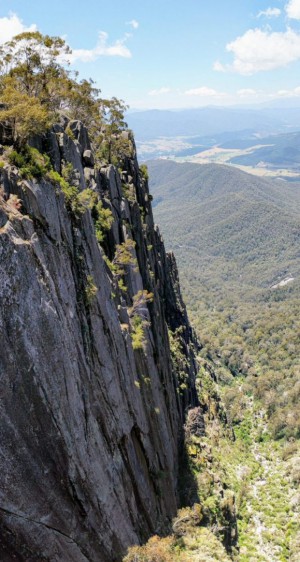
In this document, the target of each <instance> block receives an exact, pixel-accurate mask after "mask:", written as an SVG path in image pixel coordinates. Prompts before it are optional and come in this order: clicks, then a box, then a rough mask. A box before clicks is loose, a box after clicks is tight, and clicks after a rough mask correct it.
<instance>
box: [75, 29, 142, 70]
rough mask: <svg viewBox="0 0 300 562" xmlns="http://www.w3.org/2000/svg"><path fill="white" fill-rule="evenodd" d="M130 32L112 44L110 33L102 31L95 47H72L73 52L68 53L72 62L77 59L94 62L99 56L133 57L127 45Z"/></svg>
mask: <svg viewBox="0 0 300 562" xmlns="http://www.w3.org/2000/svg"><path fill="white" fill-rule="evenodd" d="M129 37H130V34H128V33H126V34H125V36H124V37H123V38H122V39H117V41H115V42H114V43H112V44H109V43H108V34H107V33H106V32H105V31H100V33H99V36H98V41H97V44H96V46H95V47H94V48H93V49H72V53H71V54H70V55H68V59H69V61H70V63H74V62H75V61H81V62H93V61H95V60H97V59H98V58H99V57H105V56H106V57H124V58H131V56H132V55H131V52H130V50H129V49H128V47H127V46H126V45H125V43H126V41H127V40H128V39H129Z"/></svg>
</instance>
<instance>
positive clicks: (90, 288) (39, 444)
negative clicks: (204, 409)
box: [0, 121, 198, 562]
mask: <svg viewBox="0 0 300 562" xmlns="http://www.w3.org/2000/svg"><path fill="white" fill-rule="evenodd" d="M68 126H69V128H71V130H72V131H73V133H72V137H73V138H71V137H70V136H68V135H67V134H66V132H65V130H64V129H63V128H62V127H61V126H55V128H54V129H53V131H52V132H51V133H49V134H48V135H46V136H45V137H40V138H37V139H35V142H34V145H35V146H36V147H37V148H38V149H39V150H40V151H41V152H47V153H48V154H49V156H50V158H51V163H52V166H53V168H54V169H55V170H56V171H57V172H58V173H60V172H61V170H62V167H63V166H66V165H68V164H70V165H71V168H72V175H73V183H74V185H76V187H77V188H78V189H79V190H80V191H82V190H83V189H84V188H86V187H88V188H90V189H91V190H92V191H93V192H94V193H96V194H97V196H98V198H99V199H100V200H101V202H102V204H103V206H104V208H106V209H110V210H111V212H112V214H113V218H114V221H113V224H112V226H111V228H110V230H109V232H108V233H107V234H106V235H105V237H104V241H103V244H102V246H103V248H104V250H105V252H106V254H107V257H106V258H105V253H104V250H103V249H102V248H101V247H100V245H99V244H98V242H97V239H96V236H95V224H94V222H95V221H94V220H93V217H92V213H91V211H90V210H89V209H87V210H86V211H85V212H84V213H82V214H80V215H78V214H77V215H76V213H74V212H72V211H70V209H68V208H67V206H66V199H65V196H64V194H63V193H62V190H61V188H60V186H59V184H55V182H53V181H52V182H51V181H50V180H49V179H47V177H43V178H42V179H40V180H36V179H32V180H26V179H24V178H23V179H22V178H21V175H20V171H19V170H18V168H16V167H15V166H11V165H10V164H9V163H8V162H7V160H6V159H5V151H3V149H1V150H2V153H3V154H4V156H3V159H4V165H2V167H1V168H0V189H1V191H0V278H1V286H0V299H1V308H0V331H1V349H0V377H1V403H0V416H1V422H0V423H1V425H0V427H1V442H0V453H1V456H0V473H1V477H0V481H1V487H0V514H1V515H0V519H1V523H0V558H1V560H2V561H3V562H11V560H12V559H14V560H19V561H35V560H36V561H39V562H40V561H42V560H46V561H48V560H49V561H50V560H51V561H55V560H57V561H59V560H64V562H68V561H70V562H71V561H72V562H77V561H85V560H88V561H95V562H96V561H97V562H111V561H118V560H120V559H121V557H122V556H123V555H124V552H125V551H126V548H127V547H128V545H130V544H134V543H139V542H140V541H143V540H146V539H147V538H148V537H149V535H150V534H153V533H160V532H163V531H164V530H168V528H169V525H170V522H171V520H172V517H173V516H174V515H175V513H176V508H177V491H176V490H177V477H178V474H177V473H178V454H179V453H178V452H179V450H180V443H181V440H182V426H183V422H184V413H185V411H187V410H188V408H189V407H194V406H197V405H198V402H197V397H196V391H195V375H196V361H195V351H196V347H197V342H196V340H195V338H194V336H193V333H192V330H191V328H190V326H189V323H188V319H187V315H186V310H185V306H184V304H183V301H182V298H181V295H180V288H179V282H178V274H177V268H176V263H175V260H174V257H173V256H169V255H167V254H166V252H165V249H164V245H163V241H162V238H161V236H160V233H159V230H158V228H157V227H155V226H154V223H153V217H152V210H151V202H150V199H151V197H149V192H148V184H147V179H145V177H143V175H142V174H141V172H140V170H139V168H138V164H137V161H136V157H135V153H133V156H132V158H130V159H129V158H126V159H125V160H124V167H123V170H122V172H121V173H119V172H118V171H117V169H116V168H114V167H113V166H108V167H106V168H102V169H101V170H99V169H97V168H95V167H94V161H93V154H92V152H91V146H90V143H89V139H88V134H87V131H86V129H85V128H84V127H83V125H82V124H81V123H80V122H75V121H74V122H71V123H69V124H68ZM0 142H1V139H0ZM128 193H129V194H130V196H128ZM126 241H133V242H134V244H133V245H131V246H130V248H131V253H132V260H133V262H134V266H133V265H132V263H133V262H132V263H129V264H127V265H126V266H125V267H124V269H125V274H124V278H125V283H126V289H124V288H122V287H120V286H119V285H118V284H116V280H115V279H114V273H113V272H112V271H111V269H110V267H109V266H108V265H107V263H108V264H109V263H111V261H110V262H108V261H107V258H109V260H113V257H114V256H115V254H116V249H117V245H122V244H124V243H126ZM135 260H137V261H135ZM142 291H147V293H146V294H153V298H151V299H150V298H149V299H148V300H147V299H145V298H143V297H141V298H140V300H139V299H134V297H135V296H136V295H138V294H142V293H141V292H142ZM137 317H138V318H137ZM141 323H142V328H143V332H142V334H143V337H142V341H141V342H140V343H139V345H133V339H134V338H133V336H134V333H135V330H137V325H138V326H140V325H141ZM168 328H169V330H171V332H172V333H173V332H176V338H177V339H178V338H179V342H180V346H181V351H182V353H183V354H184V355H185V357H186V362H185V372H186V377H185V382H186V384H185V386H184V388H180V386H179V380H178V376H177V373H176V364H175V363H174V358H172V357H171V353H170V346H169V335H168ZM172 361H173V363H172Z"/></svg>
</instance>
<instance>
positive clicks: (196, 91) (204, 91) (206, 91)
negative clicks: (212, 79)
mask: <svg viewBox="0 0 300 562" xmlns="http://www.w3.org/2000/svg"><path fill="white" fill-rule="evenodd" d="M184 93H185V94H186V95H187V96H199V97H214V98H222V97H224V96H226V94H224V93H222V92H217V91H216V90H214V89H213V88H207V87H206V86H201V87H200V88H192V89H191V90H186V91H185V92H184Z"/></svg>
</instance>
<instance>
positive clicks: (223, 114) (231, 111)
mask: <svg viewBox="0 0 300 562" xmlns="http://www.w3.org/2000/svg"><path fill="white" fill-rule="evenodd" d="M275 113H277V115H275ZM298 113H299V118H298V121H299V125H300V109H299V110H298ZM127 121H128V124H129V127H130V128H132V129H133V130H134V132H135V136H136V138H137V140H138V141H145V140H149V139H153V138H157V137H178V136H185V137H190V136H194V135H198V136H200V135H201V136H205V135H212V134H218V133H223V132H224V131H241V130H244V129H253V130H258V131H264V132H265V133H267V132H274V131H277V130H279V129H283V128H284V127H285V125H286V122H285V120H284V119H283V118H282V116H281V114H280V113H279V114H278V112H276V111H274V114H272V112H271V114H270V115H269V112H267V111H266V110H264V109H258V110H253V109H252V110H251V109H243V108H223V107H203V108H199V109H185V110H180V111H179V110H178V111H170V110H155V109H154V110H147V111H140V112H137V113H129V114H128V116H127Z"/></svg>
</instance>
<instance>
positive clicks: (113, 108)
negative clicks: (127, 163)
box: [0, 31, 131, 163]
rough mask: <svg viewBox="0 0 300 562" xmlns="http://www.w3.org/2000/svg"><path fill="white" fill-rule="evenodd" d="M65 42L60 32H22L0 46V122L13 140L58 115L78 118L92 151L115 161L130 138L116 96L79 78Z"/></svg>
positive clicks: (22, 139)
mask: <svg viewBox="0 0 300 562" xmlns="http://www.w3.org/2000/svg"><path fill="white" fill-rule="evenodd" d="M70 53H71V50H70V48H69V47H68V45H66V43H65V41H64V40H63V39H61V38H60V37H50V36H48V35H42V34H41V33H40V32H38V31H35V32H25V33H21V34H19V35H16V36H15V37H14V38H13V39H12V40H11V41H8V42H7V43H5V44H4V45H2V46H1V47H0V103H1V111H0V124H1V125H2V126H4V127H5V126H7V127H9V128H10V129H11V130H12V133H13V138H14V141H15V142H16V143H19V144H22V143H23V144H24V143H25V142H26V141H27V140H28V138H29V137H30V136H31V135H33V134H34V133H41V132H44V131H46V130H47V129H49V127H51V125H52V124H53V123H55V122H56V121H57V120H59V117H60V115H62V114H63V115H65V116H66V117H68V118H69V119H78V120H81V121H82V122H83V123H84V124H85V125H86V126H87V127H88V128H89V132H90V135H91V137H92V142H93V143H94V145H95V146H94V147H95V152H96V153H97V154H98V155H99V156H100V157H101V158H102V159H105V160H106V161H108V162H109V163H110V162H114V163H117V161H118V160H119V158H120V153H121V151H123V152H124V151H125V153H126V150H127V151H128V150H130V148H131V143H130V141H129V140H128V138H127V137H124V135H123V136H122V131H124V130H126V129H127V124H126V122H125V120H124V112H125V111H126V109H127V106H126V105H125V104H124V102H123V101H122V100H118V99H117V98H115V97H114V98H112V99H111V100H108V99H102V98H101V97H100V93H101V91H100V89H99V88H96V87H95V85H94V82H93V80H86V79H84V80H79V79H78V74H77V73H76V72H72V71H71V70H70V69H69V68H68V54H70Z"/></svg>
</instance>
